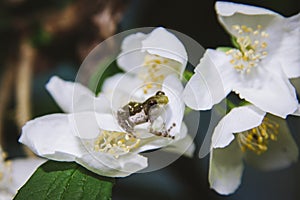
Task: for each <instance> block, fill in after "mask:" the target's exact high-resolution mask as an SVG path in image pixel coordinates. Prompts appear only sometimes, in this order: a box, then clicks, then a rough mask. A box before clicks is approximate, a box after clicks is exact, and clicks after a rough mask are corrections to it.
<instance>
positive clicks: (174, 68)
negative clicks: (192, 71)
mask: <svg viewBox="0 0 300 200" xmlns="http://www.w3.org/2000/svg"><path fill="white" fill-rule="evenodd" d="M143 66H144V67H145V69H146V71H142V73H141V74H140V78H141V79H142V80H143V81H144V83H145V87H144V88H143V91H144V93H145V94H147V93H148V90H149V89H152V88H155V89H156V90H160V89H161V84H162V82H163V81H164V79H165V77H166V76H167V75H169V74H170V73H178V72H179V70H180V68H181V64H180V63H179V62H177V61H175V60H172V59H168V58H164V57H161V56H158V55H151V54H148V55H146V56H145V59H144V64H143Z"/></svg>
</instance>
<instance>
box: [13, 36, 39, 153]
mask: <svg viewBox="0 0 300 200" xmlns="http://www.w3.org/2000/svg"><path fill="white" fill-rule="evenodd" d="M35 57H36V51H35V49H34V48H33V47H32V46H31V45H30V44H29V43H28V42H27V41H25V40H22V41H21V43H20V59H19V61H20V62H19V64H18V66H17V78H16V124H17V126H18V127H19V128H20V129H21V128H22V126H23V125H24V124H25V123H26V122H27V121H28V120H30V119H31V103H30V100H31V98H30V96H31V79H32V71H33V65H34V61H35ZM24 150H25V152H26V154H27V155H28V156H33V155H34V154H33V153H32V152H31V151H30V150H29V149H28V148H25V147H24Z"/></svg>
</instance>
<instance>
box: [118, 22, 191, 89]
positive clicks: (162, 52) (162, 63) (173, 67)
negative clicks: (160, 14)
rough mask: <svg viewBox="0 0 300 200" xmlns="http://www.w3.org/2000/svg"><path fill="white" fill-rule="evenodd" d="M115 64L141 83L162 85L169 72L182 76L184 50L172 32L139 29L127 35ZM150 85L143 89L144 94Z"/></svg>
mask: <svg viewBox="0 0 300 200" xmlns="http://www.w3.org/2000/svg"><path fill="white" fill-rule="evenodd" d="M117 63H118V65H119V66H120V68H121V69H123V70H124V71H125V72H129V73H133V74H137V75H138V76H139V78H140V79H141V80H143V81H144V83H153V82H154V83H158V84H161V83H162V82H163V80H164V78H165V77H167V76H168V75H170V74H176V75H178V77H181V76H182V74H183V72H184V70H185V67H186V64H187V52H186V50H185V47H184V45H183V44H182V43H181V41H180V40H179V39H178V38H177V37H176V36H175V35H174V34H172V33H170V32H168V31H167V30H166V29H164V28H162V27H159V28H155V29H154V30H153V31H152V32H151V33H149V34H144V33H140V32H139V33H135V34H131V35H129V36H127V37H126V38H125V39H124V40H123V42H122V46H121V53H120V55H119V56H118V59H117ZM149 87H150V86H148V87H145V88H144V89H145V93H146V92H147V90H148V89H150V88H149ZM152 87H155V85H154V86H153V85H152Z"/></svg>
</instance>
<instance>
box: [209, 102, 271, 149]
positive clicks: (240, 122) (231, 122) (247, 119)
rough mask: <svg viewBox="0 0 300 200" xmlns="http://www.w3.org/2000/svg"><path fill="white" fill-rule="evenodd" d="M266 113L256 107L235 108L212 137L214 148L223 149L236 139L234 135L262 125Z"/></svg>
mask: <svg viewBox="0 0 300 200" xmlns="http://www.w3.org/2000/svg"><path fill="white" fill-rule="evenodd" d="M264 116H265V112H263V111H261V110H259V109H258V108H256V107H255V106H242V107H237V108H233V109H232V110H231V111H230V112H229V113H228V114H227V115H226V116H225V117H223V118H222V119H221V120H220V122H219V123H218V125H217V126H216V128H215V130H214V133H213V136H212V147H213V148H223V147H226V146H227V145H229V144H230V142H231V141H232V140H233V139H234V135H233V133H238V132H243V131H246V130H249V129H251V128H254V127H257V126H258V125H260V124H261V122H262V120H263V118H264Z"/></svg>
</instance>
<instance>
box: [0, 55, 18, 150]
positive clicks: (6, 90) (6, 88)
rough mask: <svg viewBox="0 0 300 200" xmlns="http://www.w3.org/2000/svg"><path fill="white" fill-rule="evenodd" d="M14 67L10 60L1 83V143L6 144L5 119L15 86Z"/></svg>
mask: <svg viewBox="0 0 300 200" xmlns="http://www.w3.org/2000/svg"><path fill="white" fill-rule="evenodd" d="M14 71H15V70H14V67H13V64H12V61H11V60H10V61H8V64H7V65H6V66H5V72H4V73H3V75H2V79H1V85H0V145H1V146H4V125H5V124H4V121H5V115H6V111H7V106H8V103H9V101H10V99H11V97H12V96H11V91H12V89H13V88H12V87H13V83H14V82H13V80H14V73H15V72H14Z"/></svg>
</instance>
